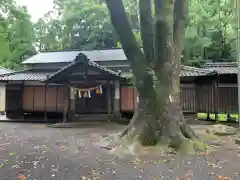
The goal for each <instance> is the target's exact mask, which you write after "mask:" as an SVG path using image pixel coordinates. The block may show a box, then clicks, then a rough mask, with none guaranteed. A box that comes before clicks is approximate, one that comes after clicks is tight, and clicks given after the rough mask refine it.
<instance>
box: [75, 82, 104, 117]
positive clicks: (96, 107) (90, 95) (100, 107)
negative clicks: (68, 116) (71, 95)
mask: <svg viewBox="0 0 240 180" xmlns="http://www.w3.org/2000/svg"><path fill="white" fill-rule="evenodd" d="M106 86H107V85H102V86H96V87H92V88H89V90H88V89H87V88H86V89H81V88H76V89H75V113H76V114H93V113H108V97H107V94H108V92H107V87H106Z"/></svg>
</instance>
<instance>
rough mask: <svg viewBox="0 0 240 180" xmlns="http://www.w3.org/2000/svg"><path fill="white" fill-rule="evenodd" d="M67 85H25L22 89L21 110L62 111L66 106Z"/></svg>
mask: <svg viewBox="0 0 240 180" xmlns="http://www.w3.org/2000/svg"><path fill="white" fill-rule="evenodd" d="M68 99H69V97H68V89H67V87H59V86H56V87H47V88H46V89H45V87H44V86H25V87H24V90H23V111H25V112H44V111H46V112H64V109H65V108H66V109H67V108H68Z"/></svg>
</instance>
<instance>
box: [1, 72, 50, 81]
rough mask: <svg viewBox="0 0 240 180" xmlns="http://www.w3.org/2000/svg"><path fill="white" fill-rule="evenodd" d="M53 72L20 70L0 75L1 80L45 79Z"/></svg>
mask: <svg viewBox="0 0 240 180" xmlns="http://www.w3.org/2000/svg"><path fill="white" fill-rule="evenodd" d="M51 74H52V72H30V71H19V72H14V73H11V74H9V75H5V76H3V77H0V81H44V80H46V79H47V77H48V76H49V75H51Z"/></svg>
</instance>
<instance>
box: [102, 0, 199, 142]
mask: <svg viewBox="0 0 240 180" xmlns="http://www.w3.org/2000/svg"><path fill="white" fill-rule="evenodd" d="M184 2H186V0H175V1H174V2H173V1H169V0H155V5H154V7H155V11H154V12H155V19H154V23H153V20H152V19H153V18H152V10H151V7H152V4H151V1H146V0H139V10H140V21H141V36H142V41H143V52H144V53H143V52H142V51H141V49H140V47H139V46H138V44H137V42H136V40H135V38H134V35H133V32H132V30H131V27H130V24H129V22H128V19H127V16H126V13H125V10H124V6H123V4H122V1H121V0H106V3H107V6H108V9H109V12H110V17H111V21H112V24H113V26H114V27H115V29H116V31H117V33H118V35H119V37H120V41H121V43H122V46H123V50H124V52H125V54H126V56H127V58H128V60H130V62H131V66H132V71H133V74H134V76H135V85H136V88H137V90H138V95H139V102H138V104H137V108H136V110H135V113H134V116H133V119H132V120H131V122H130V124H129V125H128V127H127V129H126V130H125V131H124V132H123V133H122V136H121V137H123V136H124V135H127V136H129V137H130V138H131V139H138V140H139V141H141V143H142V144H144V145H154V144H156V143H157V142H158V141H163V142H166V143H169V144H170V145H172V146H176V143H177V144H178V143H179V142H180V141H179V140H180V139H181V138H195V137H196V135H195V133H194V132H193V131H192V130H191V129H190V128H189V127H188V126H187V124H186V122H185V121H184V117H183V113H182V110H181V105H180V89H179V85H180V70H181V69H180V68H181V63H180V59H181V50H182V36H183V31H184V26H185V24H184V22H185V21H184V19H185V16H184V11H183V9H184V8H185V6H184V5H186V3H184ZM173 3H174V4H173ZM183 7H184V8H183ZM173 12H174V13H175V15H174V16H173V14H174V13H173ZM143 23H144V24H143ZM153 27H154V28H153ZM153 35H154V37H153ZM148 37H149V39H148ZM176 139H177V140H176Z"/></svg>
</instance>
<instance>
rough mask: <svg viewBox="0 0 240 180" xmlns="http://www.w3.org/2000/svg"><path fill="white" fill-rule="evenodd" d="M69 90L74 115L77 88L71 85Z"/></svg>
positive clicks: (71, 111)
mask: <svg viewBox="0 0 240 180" xmlns="http://www.w3.org/2000/svg"><path fill="white" fill-rule="evenodd" d="M69 91H70V101H69V104H70V105H69V106H70V116H72V115H73V114H74V113H75V98H76V97H75V90H74V88H72V87H71V86H69Z"/></svg>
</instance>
